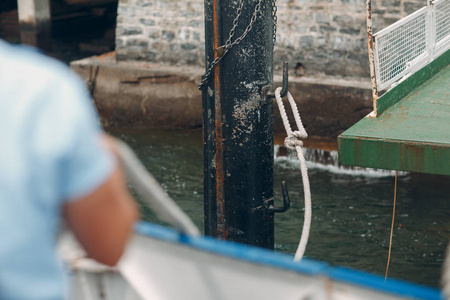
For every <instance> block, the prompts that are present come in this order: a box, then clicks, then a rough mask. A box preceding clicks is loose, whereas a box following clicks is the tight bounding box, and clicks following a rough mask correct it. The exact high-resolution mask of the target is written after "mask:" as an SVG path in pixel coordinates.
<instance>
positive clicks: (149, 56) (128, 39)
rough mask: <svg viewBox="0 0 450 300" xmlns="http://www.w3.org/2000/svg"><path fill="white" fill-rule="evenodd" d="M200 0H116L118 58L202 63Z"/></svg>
mask: <svg viewBox="0 0 450 300" xmlns="http://www.w3.org/2000/svg"><path fill="white" fill-rule="evenodd" d="M203 6H204V5H203V0H181V1H180V0H119V6H118V13H117V27H116V54H117V59H118V60H146V61H150V62H162V63H169V64H174V65H175V64H180V65H197V66H198V65H204V64H205V62H204V60H205V58H204V56H205V51H204V47H205V46H204V40H205V32H204V31H205V30H204V17H203Z"/></svg>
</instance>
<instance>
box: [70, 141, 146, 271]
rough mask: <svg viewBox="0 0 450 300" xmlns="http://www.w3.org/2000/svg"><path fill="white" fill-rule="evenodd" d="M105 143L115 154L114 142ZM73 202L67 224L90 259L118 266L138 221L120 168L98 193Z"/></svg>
mask: <svg viewBox="0 0 450 300" xmlns="http://www.w3.org/2000/svg"><path fill="white" fill-rule="evenodd" d="M106 142H107V148H109V149H110V150H112V151H113V152H115V150H114V145H113V143H111V140H110V139H109V138H107V139H106ZM74 200H75V201H70V202H68V203H67V204H65V206H64V216H65V218H66V220H67V224H68V225H69V227H70V228H71V229H72V231H73V232H74V234H75V236H76V237H77V239H78V240H79V242H80V243H81V245H82V246H83V247H84V249H85V250H86V251H87V253H88V254H89V256H90V257H92V258H94V259H96V260H97V261H99V262H101V263H103V264H106V265H110V266H113V265H115V264H116V263H117V262H118V260H119V259H120V257H121V255H122V253H123V251H124V249H125V245H126V242H127V241H128V238H129V237H130V235H131V233H132V229H133V224H134V222H135V221H136V220H137V218H138V211H137V208H136V205H135V203H134V201H133V199H132V198H131V196H130V195H129V193H128V189H127V187H126V184H125V178H124V175H123V172H122V169H121V167H117V168H116V169H115V170H114V172H113V173H112V174H111V176H110V177H109V178H108V179H107V180H106V182H104V183H103V184H102V185H101V186H99V187H98V188H97V189H96V190H94V191H93V192H91V193H90V194H88V195H85V196H83V197H80V198H79V199H74Z"/></svg>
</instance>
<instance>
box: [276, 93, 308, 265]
mask: <svg viewBox="0 0 450 300" xmlns="http://www.w3.org/2000/svg"><path fill="white" fill-rule="evenodd" d="M275 98H276V99H277V104H278V108H279V109H280V115H281V119H282V120H283V124H284V128H285V129H286V133H287V138H286V139H285V140H284V144H285V145H286V148H288V149H291V150H296V152H297V157H298V160H299V162H300V170H301V173H302V180H303V192H304V195H305V219H304V221H303V229H302V237H301V238H300V242H299V243H298V248H297V251H296V252H295V257H294V261H300V260H301V259H302V257H303V254H304V253H305V250H306V244H307V243H308V238H309V230H310V228H311V214H312V209H311V191H310V188H309V179H308V169H307V168H306V161H305V157H304V156H303V150H302V146H303V141H301V140H302V139H305V138H307V137H308V134H307V133H306V130H305V128H304V127H303V124H302V120H301V119H300V114H299V112H298V109H297V104H296V103H295V101H294V98H293V97H292V95H291V93H289V92H288V93H287V98H288V100H289V104H290V105H291V109H292V113H293V114H294V119H295V124H296V125H297V131H292V129H291V125H290V124H289V119H288V117H287V114H286V110H285V109H284V104H283V100H282V99H281V87H280V88H277V89H276V90H275Z"/></svg>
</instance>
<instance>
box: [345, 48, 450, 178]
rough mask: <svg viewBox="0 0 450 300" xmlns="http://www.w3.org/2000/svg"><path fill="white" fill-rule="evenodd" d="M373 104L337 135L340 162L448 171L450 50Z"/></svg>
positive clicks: (379, 166)
mask: <svg viewBox="0 0 450 300" xmlns="http://www.w3.org/2000/svg"><path fill="white" fill-rule="evenodd" d="M376 106H377V107H376V108H377V111H378V116H377V117H376V118H372V117H369V116H367V117H365V118H364V119H362V120H361V121H359V122H358V123H356V124H355V125H354V126H352V127H351V128H350V129H348V130H347V131H345V132H344V133H342V134H341V135H340V136H339V137H338V145H339V162H340V163H341V164H343V165H350V166H361V167H371V168H379V169H390V170H399V171H409V172H420V173H432V174H441V175H450V50H449V51H447V52H445V53H444V54H442V55H441V56H439V57H438V58H437V59H435V60H434V61H432V62H431V63H430V64H428V65H427V66H425V67H424V68H422V69H421V70H419V71H418V72H416V73H414V74H413V75H411V76H410V77H409V78H407V79H406V80H404V81H403V82H401V83H399V84H398V85H397V86H395V87H394V88H392V89H391V90H389V91H388V92H386V93H385V94H384V95H383V96H381V97H380V98H379V99H378V100H377V102H376Z"/></svg>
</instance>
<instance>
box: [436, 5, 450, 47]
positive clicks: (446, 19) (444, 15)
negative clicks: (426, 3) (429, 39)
mask: <svg viewBox="0 0 450 300" xmlns="http://www.w3.org/2000/svg"><path fill="white" fill-rule="evenodd" d="M434 6H435V12H434V13H435V17H434V18H435V20H436V53H437V54H440V53H442V52H443V51H445V50H446V49H445V45H447V46H448V44H449V42H450V1H448V0H439V1H436V2H434Z"/></svg>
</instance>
